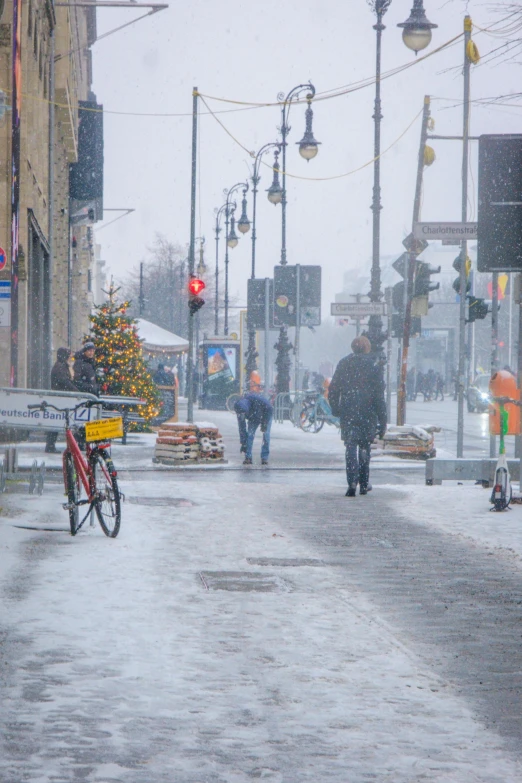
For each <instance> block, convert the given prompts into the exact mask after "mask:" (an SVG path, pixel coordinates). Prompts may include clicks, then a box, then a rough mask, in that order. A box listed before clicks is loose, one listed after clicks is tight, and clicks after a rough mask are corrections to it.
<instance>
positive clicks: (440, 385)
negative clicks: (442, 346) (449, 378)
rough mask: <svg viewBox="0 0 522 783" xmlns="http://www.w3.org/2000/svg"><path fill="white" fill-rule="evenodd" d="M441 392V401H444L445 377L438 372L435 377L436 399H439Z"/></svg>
mask: <svg viewBox="0 0 522 783" xmlns="http://www.w3.org/2000/svg"><path fill="white" fill-rule="evenodd" d="M439 394H440V399H441V402H444V378H443V377H442V373H440V372H438V373H437V375H436V379H435V399H438V396H439Z"/></svg>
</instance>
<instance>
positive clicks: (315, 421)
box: [310, 409, 324, 433]
mask: <svg viewBox="0 0 522 783" xmlns="http://www.w3.org/2000/svg"><path fill="white" fill-rule="evenodd" d="M323 427H324V418H323V414H322V413H321V412H320V411H318V410H317V409H316V410H314V413H313V418H312V426H311V428H310V432H314V433H315V432H320V431H321V430H322V429H323Z"/></svg>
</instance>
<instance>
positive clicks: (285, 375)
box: [268, 82, 320, 393]
mask: <svg viewBox="0 0 522 783" xmlns="http://www.w3.org/2000/svg"><path fill="white" fill-rule="evenodd" d="M303 93H306V101H307V109H306V112H305V121H306V126H305V132H304V136H303V138H302V139H301V141H300V142H298V144H299V153H300V154H301V156H302V157H303V158H304V159H305V160H307V161H310V160H312V158H315V156H316V155H317V152H318V149H319V144H320V142H318V141H316V139H315V138H314V134H313V130H312V121H313V111H312V100H313V97H314V95H315V87H314V85H313V84H312V83H311V82H308V83H307V84H298V85H297V87H294V88H293V89H292V90H290V92H289V93H288V95H287V96H286V98H285V97H284V93H279V95H278V96H277V98H278V100H279V101H281V102H282V105H281V127H280V128H279V130H280V132H281V138H282V142H281V148H282V152H283V160H282V163H283V171H282V180H283V187H282V194H281V260H280V264H281V266H286V264H287V263H288V262H287V258H286V203H287V201H286V146H287V141H286V139H287V136H288V134H289V132H290V130H291V128H290V125H289V124H288V118H289V115H290V109H291V106H292V101H296V100H298V99H299V97H300V96H301V95H303ZM276 163H277V161H276ZM278 171H279V167H278V168H277V169H276V167H275V165H274V180H275V176H276V174H278ZM272 184H274V183H272ZM270 190H272V189H270ZM271 195H272V197H273V198H276V199H277V191H273V190H272V192H270V191H269V194H268V197H269V198H270V196H271ZM271 200H272V199H271ZM272 203H278V202H277V200H276V201H272ZM299 327H300V324H296V328H295V333H296V351H298V347H297V346H298V343H299ZM275 348H276V349H277V358H276V366H277V368H278V372H277V384H276V391H277V392H278V393H280V392H288V391H290V359H289V356H288V354H289V351H290V349H291V345H290V342H289V340H288V334H287V329H286V326H282V327H281V329H280V332H279V339H278V341H277V343H276V345H275Z"/></svg>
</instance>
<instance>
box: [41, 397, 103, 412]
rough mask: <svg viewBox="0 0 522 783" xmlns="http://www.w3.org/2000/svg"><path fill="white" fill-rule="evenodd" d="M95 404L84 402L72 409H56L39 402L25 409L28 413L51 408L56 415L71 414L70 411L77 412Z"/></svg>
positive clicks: (48, 404) (53, 406)
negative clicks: (56, 412)
mask: <svg viewBox="0 0 522 783" xmlns="http://www.w3.org/2000/svg"><path fill="white" fill-rule="evenodd" d="M96 404H97V403H96V402H94V401H93V400H84V401H83V402H79V403H78V405H75V406H74V407H73V408H57V407H56V405H53V404H52V403H50V402H47V401H46V400H44V401H43V402H39V403H38V404H37V405H28V406H27V407H28V409H29V410H30V411H34V410H39V411H44V410H46V408H53V409H54V410H55V411H58V413H71V412H72V411H76V410H78V408H82V407H84V408H91V407H92V406H93V405H96Z"/></svg>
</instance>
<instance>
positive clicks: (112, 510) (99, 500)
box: [90, 450, 121, 538]
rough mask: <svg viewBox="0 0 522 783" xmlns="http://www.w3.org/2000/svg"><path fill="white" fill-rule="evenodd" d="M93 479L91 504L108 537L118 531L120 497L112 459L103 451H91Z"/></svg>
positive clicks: (113, 536) (113, 535)
mask: <svg viewBox="0 0 522 783" xmlns="http://www.w3.org/2000/svg"><path fill="white" fill-rule="evenodd" d="M90 463H91V470H92V481H93V498H94V499H93V505H94V510H95V511H96V516H97V517H98V522H99V523H100V525H101V529H102V530H103V532H104V533H105V535H106V536H108V537H109V538H116V536H117V535H118V533H119V531H120V522H121V498H120V490H119V489H118V482H117V480H116V475H115V474H116V471H115V470H114V465H113V462H112V459H111V458H110V457H109V455H108V454H107V453H106V452H105V451H96V450H95V451H93V452H92V454H91V457H90Z"/></svg>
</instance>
